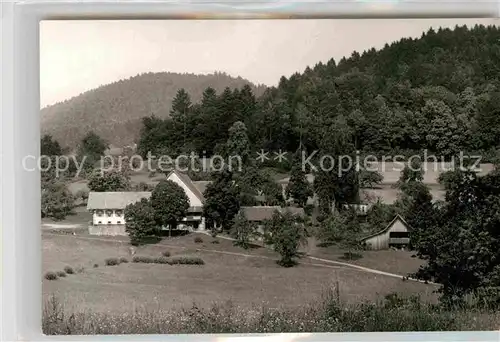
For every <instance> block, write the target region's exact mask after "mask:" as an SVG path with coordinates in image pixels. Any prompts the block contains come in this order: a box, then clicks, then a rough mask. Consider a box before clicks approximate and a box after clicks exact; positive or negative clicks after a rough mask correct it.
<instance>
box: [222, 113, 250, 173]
mask: <svg viewBox="0 0 500 342" xmlns="http://www.w3.org/2000/svg"><path fill="white" fill-rule="evenodd" d="M225 154H226V157H227V158H230V160H231V161H232V164H234V165H231V169H232V170H234V171H236V172H241V171H242V170H238V169H237V168H238V167H241V168H243V167H246V166H249V165H251V164H252V160H251V155H250V141H249V140H248V135H247V128H246V126H245V124H244V123H243V122H241V121H236V122H235V123H234V124H233V125H232V126H231V127H230V128H229V138H228V139H227V142H226V146H225ZM238 160H241V164H240V163H238V162H237V161H238ZM228 162H229V160H228ZM239 164H240V165H239Z"/></svg>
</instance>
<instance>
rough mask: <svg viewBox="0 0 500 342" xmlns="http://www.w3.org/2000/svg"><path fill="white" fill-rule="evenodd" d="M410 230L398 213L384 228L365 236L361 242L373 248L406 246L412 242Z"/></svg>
mask: <svg viewBox="0 0 500 342" xmlns="http://www.w3.org/2000/svg"><path fill="white" fill-rule="evenodd" d="M410 230H411V228H410V226H409V225H408V223H406V221H405V220H404V219H403V218H402V217H401V216H400V215H396V217H395V218H394V219H393V220H392V221H391V222H390V223H389V224H388V225H387V226H386V227H385V228H384V229H383V230H381V231H380V232H378V233H375V234H372V235H370V236H367V237H365V238H363V239H362V240H361V242H362V243H364V244H365V245H366V247H367V248H368V249H371V250H381V249H388V248H389V247H398V248H401V247H406V246H408V244H409V243H410V236H409V233H410Z"/></svg>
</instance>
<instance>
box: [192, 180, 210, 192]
mask: <svg viewBox="0 0 500 342" xmlns="http://www.w3.org/2000/svg"><path fill="white" fill-rule="evenodd" d="M210 183H212V181H193V184H194V186H195V187H196V189H198V191H199V192H201V193H202V194H204V193H205V190H207V187H208V185H209V184H210Z"/></svg>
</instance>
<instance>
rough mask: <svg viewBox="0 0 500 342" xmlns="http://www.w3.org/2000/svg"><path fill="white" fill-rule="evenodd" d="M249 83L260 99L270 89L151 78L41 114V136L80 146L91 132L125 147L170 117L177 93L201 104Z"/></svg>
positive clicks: (214, 80)
mask: <svg viewBox="0 0 500 342" xmlns="http://www.w3.org/2000/svg"><path fill="white" fill-rule="evenodd" d="M246 84H249V85H250V86H251V88H252V90H253V91H254V92H255V93H256V94H262V92H263V91H264V89H265V87H264V86H255V85H253V84H251V83H250V82H249V81H247V80H244V79H242V78H240V77H238V78H234V77H231V76H229V75H227V74H224V73H215V74H210V75H194V74H178V73H167V72H162V73H146V74H141V75H137V76H135V77H131V78H129V79H126V80H120V81H118V82H115V83H111V84H108V85H104V86H101V87H99V88H97V89H94V90H91V91H88V92H85V93H83V94H81V95H79V96H76V97H74V98H72V99H70V100H67V101H65V102H62V103H58V104H55V105H53V106H49V107H46V108H44V109H42V114H41V115H42V117H41V121H42V133H48V134H51V135H52V136H53V137H54V138H55V139H57V140H58V141H59V142H60V143H61V144H62V145H63V146H69V147H75V145H77V144H78V142H79V141H80V140H81V138H82V137H83V136H84V134H85V133H87V132H88V131H90V130H93V131H94V132H95V133H97V134H98V135H100V136H101V137H102V138H104V139H106V140H107V141H108V142H109V143H111V144H113V145H116V146H122V145H126V144H130V143H132V142H134V141H135V139H136V138H137V137H138V134H139V131H140V127H141V120H140V119H141V118H142V117H145V116H149V115H152V114H154V115H156V116H158V117H167V116H168V115H169V112H170V108H171V101H172V98H173V97H174V96H175V94H176V93H177V91H178V89H180V88H184V89H186V90H187V91H188V92H189V94H190V95H191V97H192V101H193V102H196V101H198V100H200V99H201V95H202V93H203V91H204V90H205V89H206V88H207V87H209V86H210V87H213V88H214V89H215V90H216V91H219V92H221V91H223V90H224V88H225V87H229V88H231V89H232V88H241V87H243V86H244V85H246Z"/></svg>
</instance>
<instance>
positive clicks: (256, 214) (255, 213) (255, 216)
mask: <svg viewBox="0 0 500 342" xmlns="http://www.w3.org/2000/svg"><path fill="white" fill-rule="evenodd" d="M240 211H242V212H243V213H244V214H245V217H246V218H247V220H249V221H264V220H269V219H271V218H272V217H273V215H274V212H275V211H279V212H281V213H284V212H290V213H292V214H293V215H298V216H305V212H304V209H302V208H297V207H279V206H255V207H241V208H240Z"/></svg>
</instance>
